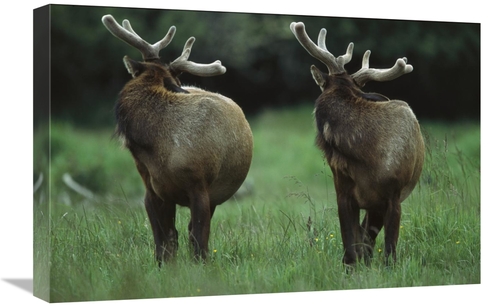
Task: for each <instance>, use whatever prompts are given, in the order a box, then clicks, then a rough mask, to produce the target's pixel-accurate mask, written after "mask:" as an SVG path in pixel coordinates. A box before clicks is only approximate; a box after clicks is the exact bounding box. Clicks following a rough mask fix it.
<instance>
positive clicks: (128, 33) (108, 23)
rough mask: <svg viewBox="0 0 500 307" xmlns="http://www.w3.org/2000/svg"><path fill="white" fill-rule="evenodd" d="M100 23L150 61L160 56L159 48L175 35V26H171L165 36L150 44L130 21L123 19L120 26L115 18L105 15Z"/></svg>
mask: <svg viewBox="0 0 500 307" xmlns="http://www.w3.org/2000/svg"><path fill="white" fill-rule="evenodd" d="M102 23H103V24H104V26H105V27H106V29H108V30H109V32H111V34H113V35H114V36H116V37H118V38H119V39H121V40H123V41H124V42H126V43H127V44H129V45H131V46H132V47H135V48H136V49H137V50H139V51H140V52H141V54H142V58H143V59H144V61H150V60H154V59H159V58H160V50H161V49H163V48H165V47H167V45H168V44H170V41H172V38H173V37H174V35H175V26H171V27H170V29H169V30H168V33H167V35H165V37H164V38H163V39H162V40H160V41H158V42H157V43H155V44H154V45H151V44H150V43H148V42H146V41H145V40H143V39H142V38H141V37H140V36H139V35H138V34H137V33H135V31H134V30H133V29H132V26H131V25H130V22H129V21H128V20H127V19H125V20H124V21H123V27H122V26H120V25H119V24H118V23H117V22H116V20H115V19H114V18H113V16H111V15H105V16H103V17H102Z"/></svg>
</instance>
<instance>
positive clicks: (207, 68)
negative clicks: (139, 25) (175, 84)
mask: <svg viewBox="0 0 500 307" xmlns="http://www.w3.org/2000/svg"><path fill="white" fill-rule="evenodd" d="M102 23H103V24H104V26H105V27H106V28H107V29H108V30H109V32H111V34H113V35H114V36H116V37H118V38H119V39H121V40H123V41H124V42H126V43H127V44H129V45H131V46H132V47H135V48H136V49H138V50H139V51H140V52H141V54H142V58H143V59H144V61H152V60H157V59H160V50H161V49H163V48H165V47H167V46H168V44H170V42H171V41H172V38H173V37H174V35H175V30H176V29H175V26H171V27H170V29H169V30H168V33H167V35H165V37H164V38H163V39H162V40H160V41H158V42H157V43H155V44H153V45H151V44H150V43H148V42H146V41H145V40H144V39H142V38H141V37H140V36H139V35H138V34H137V33H135V31H134V29H132V26H131V24H130V22H129V21H128V20H126V19H125V20H124V21H123V27H122V26H120V25H119V24H118V23H117V22H116V20H115V19H114V18H113V16H111V15H105V16H103V17H102ZM194 41H195V38H194V37H191V38H189V39H188V40H187V41H186V44H185V45H184V50H183V51H182V54H181V56H179V57H178V58H177V59H176V60H175V61H173V62H172V63H171V64H170V68H172V69H173V70H175V71H176V72H178V73H181V72H187V73H190V74H193V75H196V76H202V77H207V76H216V75H221V74H223V73H225V72H226V68H225V67H224V66H222V64H221V62H220V61H218V60H217V61H215V62H213V63H211V64H198V63H194V62H191V61H188V58H189V55H190V54H191V49H192V47H193V44H194Z"/></svg>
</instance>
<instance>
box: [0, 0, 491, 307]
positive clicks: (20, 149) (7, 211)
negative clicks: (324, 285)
mask: <svg viewBox="0 0 500 307" xmlns="http://www.w3.org/2000/svg"><path fill="white" fill-rule="evenodd" d="M242 2H244V3H243V4H242V3H240V1H234V2H229V1H219V0H215V1H214V0H209V1H198V0H196V1H188V3H186V1H175V2H174V1H161V2H160V1H150V0H142V1H103V2H100V1H88V2H83V1H65V2H58V1H55V2H50V3H51V4H75V5H99V6H122V7H137V6H138V5H139V6H140V7H141V8H166V9H189V10H206V11H226V12H250V13H279V14H287V15H313V16H339V17H366V18H386V19H406V20H431V21H457V22H473V23H481V66H482V67H481V85H482V91H481V111H482V114H481V139H482V142H481V152H482V160H481V165H482V166H483V167H482V179H481V192H482V193H481V194H482V195H481V196H482V197H481V213H482V216H481V226H482V227H481V230H482V231H481V257H482V270H481V285H468V286H442V287H420V288H402V289H381V290H359V291H353V290H350V291H326V292H309V293H290V294H268V295H244V296H219V297H202V298H181V299H150V300H131V301H108V302H92V303H89V302H85V303H78V306H134V305H141V306H164V305H173V306H177V305H179V306H180V305H182V306H195V305H200V304H202V305H204V306H212V305H213V306H233V305H240V304H242V303H243V304H245V305H246V303H248V304H254V303H257V304H259V303H260V304H263V303H265V305H271V304H280V305H281V306H285V304H286V306H311V305H313V304H314V305H316V304H322V305H330V306H334V305H337V306H341V305H340V304H345V303H354V304H355V305H362V304H369V305H370V306H377V305H384V306H422V305H423V306H439V305H442V306H491V305H495V304H498V298H497V297H493V296H492V295H494V294H498V291H499V290H500V287H499V285H500V282H499V281H498V273H499V269H498V268H499V265H498V255H499V252H498V246H499V242H498V241H499V240H498V238H499V234H500V233H499V232H500V231H499V227H498V225H499V224H500V221H498V218H497V216H498V211H499V210H498V207H499V206H500V204H499V201H498V200H497V199H496V197H495V196H496V195H495V194H494V193H495V192H496V183H497V180H498V179H497V177H498V176H496V173H497V172H498V171H499V169H498V162H496V161H497V160H496V159H497V157H498V156H499V154H498V152H497V151H496V150H498V148H497V143H498V140H499V138H498V126H497V125H496V124H497V123H498V122H499V120H498V119H497V118H496V117H497V113H496V112H497V110H498V107H497V105H498V104H499V103H500V99H498V97H494V96H493V93H494V92H498V86H499V85H498V81H499V78H498V73H496V72H495V71H493V69H496V68H498V66H497V65H496V63H497V62H498V60H497V58H498V53H499V49H498V43H497V40H498V39H499V30H500V29H499V26H498V20H497V19H498V18H499V17H498V12H499V11H498V8H497V6H494V4H495V2H494V1H491V0H489V1H461V2H460V4H457V3H458V2H457V1H436V0H434V1H428V0H419V1H404V2H403V1H378V0H377V1H376V0H372V1H366V0H358V1H336V0H329V1H323V0H322V1H308V2H301V1H293V2H292V1H283V0H281V1H276V3H271V1H262V0H253V1H242ZM3 4H4V5H3V7H2V19H0V22H1V29H2V31H1V34H0V35H1V36H0V41H1V42H2V45H1V52H2V57H1V58H0V61H1V62H0V68H1V70H0V71H1V74H0V75H1V78H2V82H1V83H0V84H1V90H2V91H1V94H2V95H1V97H2V99H1V101H0V133H1V135H0V152H1V159H0V169H1V171H0V180H1V182H0V195H1V196H0V197H1V198H0V208H1V209H0V210H1V211H0V212H1V213H0V219H1V220H0V227H1V231H0V234H1V240H0V255H1V256H0V257H1V260H0V305H2V306H25V305H24V304H27V306H39V305H42V304H46V303H45V302H43V301H41V300H39V299H38V298H35V297H34V296H33V294H32V290H31V289H30V287H31V286H30V285H29V282H28V283H26V281H31V280H32V279H33V264H32V254H33V243H32V242H33V235H32V231H33V228H32V221H33V219H32V189H33V186H32V184H33V183H32V165H33V146H32V135H33V134H32V131H33V128H32V123H33V111H32V105H33V91H32V84H33V83H32V81H33V74H32V72H33V65H32V64H33V31H32V28H33V9H35V8H37V7H40V6H43V5H46V4H48V3H47V2H42V1H26V2H21V1H20V0H16V1H7V2H4V3H3ZM313 4H314V5H313ZM495 15H497V16H495ZM416 86H418V85H416ZM16 281H21V286H19V284H18V283H17V282H16ZM27 285H28V288H27V287H26V286H27ZM494 291H496V292H497V293H495V292H494ZM62 305H67V303H64V304H62Z"/></svg>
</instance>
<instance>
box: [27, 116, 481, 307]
mask: <svg viewBox="0 0 500 307" xmlns="http://www.w3.org/2000/svg"><path fill="white" fill-rule="evenodd" d="M250 124H251V126H252V130H253V133H254V138H255V149H254V160H253V162H252V167H251V169H250V173H249V176H248V177H249V181H250V182H251V184H249V185H250V186H251V187H252V189H251V191H252V193H251V194H249V195H246V196H245V197H242V198H234V199H232V200H230V201H228V202H227V203H225V204H223V205H222V206H219V207H218V208H217V210H216V212H215V215H214V218H213V219H212V224H211V237H210V242H209V245H210V257H209V261H208V263H207V264H204V265H203V264H199V263H196V262H194V261H192V250H191V249H190V247H189V244H188V237H187V224H188V221H189V210H187V209H186V208H179V209H178V217H177V221H178V222H177V229H178V230H179V252H178V255H177V257H176V259H175V260H174V261H172V262H171V263H167V264H165V265H164V266H162V268H158V266H157V264H156V263H155V261H154V257H153V239H152V234H151V229H150V225H149V221H148V220H147V217H146V213H145V210H144V208H143V203H142V193H143V188H142V186H141V184H142V183H141V180H140V178H139V177H138V175H137V172H136V171H135V169H134V165H133V162H132V158H131V157H130V156H129V154H128V153H127V152H126V151H125V150H122V149H120V146H119V144H118V142H116V141H115V140H113V139H111V138H110V136H111V135H112V130H104V131H80V130H78V129H76V128H74V127H70V126H68V125H63V124H58V123H55V124H53V125H52V130H51V134H52V145H53V150H52V160H51V161H52V167H51V176H50V179H51V198H50V202H48V201H49V198H48V197H45V198H40V197H39V195H35V197H34V200H35V208H37V206H41V208H43V206H47V205H49V206H50V207H49V208H50V210H48V212H49V213H50V218H47V217H42V213H41V212H43V211H44V210H37V209H35V217H36V218H37V217H38V218H39V219H42V220H44V221H46V223H44V225H45V228H41V229H39V231H37V229H35V241H36V242H39V245H38V253H39V261H42V262H43V261H48V260H50V300H51V301H53V302H63V301H85V300H108V299H129V298H156V297H185V296H200V295H203V296H204V295H225V294H247V293H276V292H297V291H318V290H339V289H366V288H387V287H411V286H432V285H454V284H477V283H479V282H480V243H479V242H480V232H479V230H480V221H479V214H480V193H479V192H480V171H479V169H480V160H479V145H480V144H479V125H478V124H474V123H467V124H464V123H460V124H444V123H423V124H422V127H423V131H424V134H425V135H426V145H427V155H426V161H425V166H424V171H423V174H422V178H421V180H420V183H419V185H418V186H417V188H416V189H415V190H414V192H413V194H412V195H411V196H410V197H409V198H408V199H407V200H406V201H405V202H404V203H403V215H402V222H401V229H400V240H399V244H398V250H397V252H398V263H397V265H396V266H395V267H394V268H392V269H391V270H387V269H386V268H385V267H384V261H383V253H380V252H378V251H381V250H382V248H383V246H382V241H383V240H380V239H379V240H378V242H377V245H376V247H375V256H374V261H372V264H371V266H370V267H366V266H364V265H360V266H359V267H358V268H357V269H356V271H355V272H354V273H352V274H346V273H345V268H344V267H343V266H342V264H341V259H342V241H341V237H340V228H339V223H338V218H337V208H336V203H335V191H334V188H333V182H332V178H331V172H330V170H329V168H328V166H327V165H326V164H325V163H324V161H323V159H322V156H321V153H320V152H319V150H318V149H316V148H315V146H314V133H315V132H314V127H313V125H312V115H311V108H310V107H302V108H297V109H286V110H279V111H277V110H269V111H267V112H264V113H262V114H261V115H259V116H257V117H255V118H251V119H250ZM64 173H70V174H71V175H72V176H73V178H74V179H75V180H77V181H78V182H79V183H81V184H82V185H84V186H86V187H88V188H89V189H91V190H92V191H93V192H94V195H95V197H94V198H93V199H87V198H85V197H83V196H81V195H79V194H78V193H76V192H74V191H73V190H71V189H70V188H68V186H66V185H65V184H64V182H63V181H62V179H61V177H62V175H63V174H64ZM44 218H45V219H44ZM47 233H49V236H48V237H47V238H48V240H45V241H43V239H44V237H46V234H47ZM381 236H383V233H381V234H380V235H379V238H380V237H381ZM40 242H41V243H40ZM47 242H50V250H49V249H48V248H45V249H44V248H42V247H44V246H45V244H46V243H47ZM36 247H37V246H36ZM36 249H37V248H36ZM35 252H37V251H35ZM42 281H44V279H43V278H36V277H35V285H34V286H35V289H36V288H37V287H42V285H43V283H42Z"/></svg>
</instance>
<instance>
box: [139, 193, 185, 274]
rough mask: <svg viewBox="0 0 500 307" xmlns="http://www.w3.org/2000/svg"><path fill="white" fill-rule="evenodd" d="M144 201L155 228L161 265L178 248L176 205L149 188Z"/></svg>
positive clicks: (156, 254)
mask: <svg viewBox="0 0 500 307" xmlns="http://www.w3.org/2000/svg"><path fill="white" fill-rule="evenodd" d="M144 202H145V205H146V212H147V213H148V217H149V221H150V223H151V228H152V230H153V236H154V241H155V256H156V260H157V261H158V265H159V266H161V264H162V262H163V261H167V260H169V259H171V258H172V257H174V256H175V254H176V252H177V248H178V232H177V229H175V212H176V205H175V204H174V203H168V202H164V201H163V200H162V199H160V198H159V197H158V196H157V195H156V194H155V193H154V192H153V191H151V190H149V189H148V190H147V191H146V197H145V201H144Z"/></svg>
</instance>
